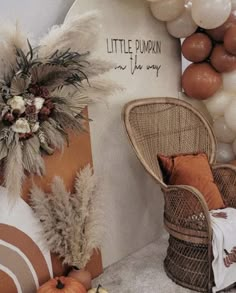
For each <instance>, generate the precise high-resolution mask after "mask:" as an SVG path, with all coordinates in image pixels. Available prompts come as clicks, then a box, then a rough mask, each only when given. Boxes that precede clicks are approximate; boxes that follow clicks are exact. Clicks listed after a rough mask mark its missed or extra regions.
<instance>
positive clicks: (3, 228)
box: [0, 224, 51, 293]
mask: <svg viewBox="0 0 236 293" xmlns="http://www.w3.org/2000/svg"><path fill="white" fill-rule="evenodd" d="M0 260H1V261H0V280H1V282H0V292H6V293H32V292H36V289H37V288H38V287H39V286H40V285H42V284H43V283H45V282H46V281H47V280H48V279H50V277H51V276H50V272H49V268H48V265H47V262H46V260H45V257H44V255H43V252H42V251H41V250H40V249H39V247H38V245H37V244H36V243H35V242H34V241H33V240H32V239H31V238H30V237H29V236H28V235H27V234H25V233H24V232H22V231H21V230H19V229H17V228H15V227H13V226H10V225H6V224H0Z"/></svg>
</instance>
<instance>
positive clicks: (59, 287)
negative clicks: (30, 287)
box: [37, 277, 86, 293]
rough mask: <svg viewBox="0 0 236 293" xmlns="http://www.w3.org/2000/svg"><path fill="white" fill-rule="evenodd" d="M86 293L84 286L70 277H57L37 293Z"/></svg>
mask: <svg viewBox="0 0 236 293" xmlns="http://www.w3.org/2000/svg"><path fill="white" fill-rule="evenodd" d="M54 292H58V293H59V292H61V293H86V289H85V288H84V286H83V285H82V284H81V283H80V282H78V281H77V280H75V279H73V278H70V277H56V278H54V279H51V280H49V281H48V282H46V283H45V284H43V285H42V286H41V287H40V288H39V289H38V291H37V293H54Z"/></svg>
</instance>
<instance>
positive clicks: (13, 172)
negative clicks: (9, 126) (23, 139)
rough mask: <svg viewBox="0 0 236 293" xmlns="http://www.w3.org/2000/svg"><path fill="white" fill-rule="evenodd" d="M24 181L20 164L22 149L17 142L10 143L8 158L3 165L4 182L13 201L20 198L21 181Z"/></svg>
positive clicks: (21, 164) (21, 163)
mask: <svg viewBox="0 0 236 293" xmlns="http://www.w3.org/2000/svg"><path fill="white" fill-rule="evenodd" d="M23 179H24V168H23V162H22V149H21V145H20V143H19V142H16V141H15V142H14V143H11V145H10V146H9V152H8V158H7V160H6V164H5V172H4V182H5V186H6V188H7V190H8V194H9V197H10V198H12V199H13V201H14V200H16V198H18V197H19V196H20V194H19V193H21V186H22V181H23Z"/></svg>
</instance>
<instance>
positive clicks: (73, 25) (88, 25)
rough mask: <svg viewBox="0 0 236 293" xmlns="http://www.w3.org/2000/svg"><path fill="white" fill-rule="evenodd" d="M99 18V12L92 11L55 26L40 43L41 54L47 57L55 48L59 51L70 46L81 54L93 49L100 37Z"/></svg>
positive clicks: (42, 56)
mask: <svg viewBox="0 0 236 293" xmlns="http://www.w3.org/2000/svg"><path fill="white" fill-rule="evenodd" d="M98 20H99V13H98V12H97V11H92V12H88V13H86V14H84V15H82V16H76V17H73V18H69V19H68V20H67V21H65V22H64V23H63V24H62V25H60V26H53V27H52V28H51V30H50V31H49V32H48V34H47V35H46V36H45V37H44V38H42V39H41V41H40V43H39V45H40V48H39V56H40V57H41V58H47V57H49V56H51V55H52V54H53V53H54V52H55V48H57V49H58V50H59V51H64V50H67V49H68V48H70V49H71V50H72V51H78V52H79V53H80V54H84V53H87V52H88V51H90V50H92V49H93V48H94V46H95V43H96V41H97V38H98V33H99V21H98Z"/></svg>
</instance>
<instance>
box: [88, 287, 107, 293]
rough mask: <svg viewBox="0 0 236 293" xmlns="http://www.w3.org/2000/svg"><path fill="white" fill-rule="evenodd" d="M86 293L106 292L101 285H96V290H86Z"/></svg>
mask: <svg viewBox="0 0 236 293" xmlns="http://www.w3.org/2000/svg"><path fill="white" fill-rule="evenodd" d="M88 293H108V291H107V290H106V289H104V288H102V286H101V285H98V287H97V288H93V289H90V290H88Z"/></svg>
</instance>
